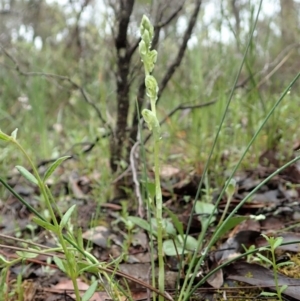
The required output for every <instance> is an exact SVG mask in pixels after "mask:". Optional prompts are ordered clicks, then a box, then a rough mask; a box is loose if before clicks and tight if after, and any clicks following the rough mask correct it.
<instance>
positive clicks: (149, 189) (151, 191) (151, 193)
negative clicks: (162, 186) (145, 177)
mask: <svg viewBox="0 0 300 301" xmlns="http://www.w3.org/2000/svg"><path fill="white" fill-rule="evenodd" d="M141 182H142V184H143V186H144V187H145V189H146V190H147V192H148V194H149V196H150V198H151V199H152V200H153V199H154V197H155V193H156V191H155V183H154V182H146V181H141Z"/></svg>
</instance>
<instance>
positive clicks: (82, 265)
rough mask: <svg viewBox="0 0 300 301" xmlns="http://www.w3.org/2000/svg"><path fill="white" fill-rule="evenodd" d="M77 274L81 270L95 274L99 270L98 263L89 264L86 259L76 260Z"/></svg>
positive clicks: (81, 271) (80, 272)
mask: <svg viewBox="0 0 300 301" xmlns="http://www.w3.org/2000/svg"><path fill="white" fill-rule="evenodd" d="M77 267H78V274H82V273H83V272H89V273H92V274H97V273H98V272H99V263H95V264H91V263H89V262H86V261H77Z"/></svg>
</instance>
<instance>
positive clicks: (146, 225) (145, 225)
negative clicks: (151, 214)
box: [127, 216, 150, 232]
mask: <svg viewBox="0 0 300 301" xmlns="http://www.w3.org/2000/svg"><path fill="white" fill-rule="evenodd" d="M127 219H128V220H130V221H132V222H133V223H134V224H136V225H137V226H139V227H141V228H142V229H144V230H146V231H148V232H150V225H149V223H148V222H147V221H145V220H144V219H142V218H140V217H137V216H128V217H127Z"/></svg>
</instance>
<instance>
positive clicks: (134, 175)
mask: <svg viewBox="0 0 300 301" xmlns="http://www.w3.org/2000/svg"><path fill="white" fill-rule="evenodd" d="M139 145H140V141H137V142H136V143H135V144H134V145H133V147H132V148H131V151H130V168H131V171H132V180H133V183H134V191H135V195H136V198H137V201H138V215H139V216H140V217H141V218H143V217H144V216H145V210H144V205H143V199H142V196H141V191H140V182H139V179H138V175H137V166H136V161H137V159H138V158H137V157H138V146H139Z"/></svg>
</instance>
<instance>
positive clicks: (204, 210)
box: [195, 201, 217, 224]
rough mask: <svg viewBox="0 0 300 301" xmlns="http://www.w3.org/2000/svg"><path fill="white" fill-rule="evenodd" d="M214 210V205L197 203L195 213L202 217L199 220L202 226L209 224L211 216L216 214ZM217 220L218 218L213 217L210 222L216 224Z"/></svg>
mask: <svg viewBox="0 0 300 301" xmlns="http://www.w3.org/2000/svg"><path fill="white" fill-rule="evenodd" d="M214 208H215V206H214V205H213V204H210V203H206V202H202V201H197V202H196V206H195V212H196V213H197V214H199V215H200V216H198V219H199V221H200V222H201V223H202V224H203V223H207V222H208V220H209V216H210V215H211V214H212V213H213V212H214ZM215 212H217V211H215ZM215 220H216V217H215V216H213V217H212V218H211V220H210V223H212V222H214V221H215Z"/></svg>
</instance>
